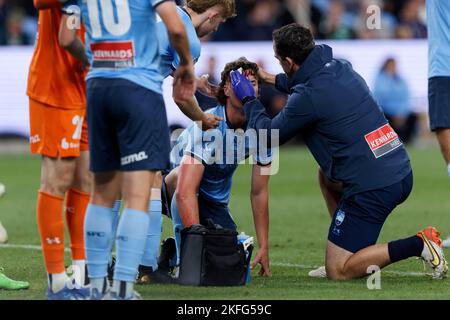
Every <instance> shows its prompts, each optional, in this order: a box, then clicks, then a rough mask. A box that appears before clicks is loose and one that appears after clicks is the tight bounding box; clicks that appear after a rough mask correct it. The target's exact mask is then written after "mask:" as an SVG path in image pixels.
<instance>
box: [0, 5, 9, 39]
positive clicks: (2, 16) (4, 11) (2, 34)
mask: <svg viewBox="0 0 450 320" xmlns="http://www.w3.org/2000/svg"><path fill="white" fill-rule="evenodd" d="M7 16H8V5H7V3H6V0H0V45H5V44H6V19H7Z"/></svg>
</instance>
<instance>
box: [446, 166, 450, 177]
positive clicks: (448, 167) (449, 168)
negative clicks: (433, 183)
mask: <svg viewBox="0 0 450 320" xmlns="http://www.w3.org/2000/svg"><path fill="white" fill-rule="evenodd" d="M447 172H448V177H449V178H450V163H449V164H448V165H447Z"/></svg>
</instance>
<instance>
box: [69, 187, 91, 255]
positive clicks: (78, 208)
mask: <svg viewBox="0 0 450 320" xmlns="http://www.w3.org/2000/svg"><path fill="white" fill-rule="evenodd" d="M89 199H90V195H89V193H85V192H81V191H79V190H76V189H73V188H72V189H70V190H69V191H68V192H67V195H66V221H67V228H68V229H69V234H70V249H71V251H72V259H73V260H84V259H85V253H84V217H85V215H86V208H87V206H88V204H89Z"/></svg>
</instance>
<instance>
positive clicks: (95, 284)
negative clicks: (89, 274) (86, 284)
mask: <svg viewBox="0 0 450 320" xmlns="http://www.w3.org/2000/svg"><path fill="white" fill-rule="evenodd" d="M90 280H91V282H90V283H91V290H92V289H97V291H98V292H101V293H102V294H103V293H105V292H106V290H107V289H108V279H106V278H92V279H90Z"/></svg>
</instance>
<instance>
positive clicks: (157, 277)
mask: <svg viewBox="0 0 450 320" xmlns="http://www.w3.org/2000/svg"><path fill="white" fill-rule="evenodd" d="M138 271H139V272H138V276H137V279H136V284H151V283H175V279H174V278H172V276H171V275H170V274H169V273H168V272H167V271H164V270H159V269H158V270H156V271H153V268H152V267H147V266H143V265H140V266H139V269H138Z"/></svg>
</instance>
